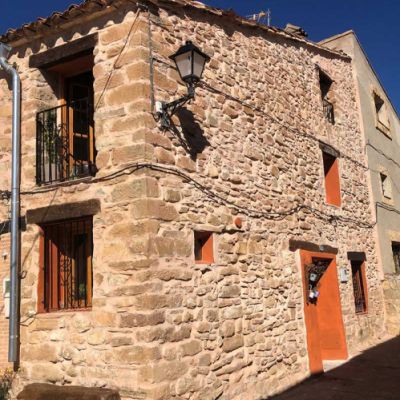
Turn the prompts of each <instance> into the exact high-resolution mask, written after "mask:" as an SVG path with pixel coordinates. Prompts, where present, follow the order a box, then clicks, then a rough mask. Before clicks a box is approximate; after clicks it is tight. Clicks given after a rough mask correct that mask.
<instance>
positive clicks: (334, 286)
mask: <svg viewBox="0 0 400 400" xmlns="http://www.w3.org/2000/svg"><path fill="white" fill-rule="evenodd" d="M316 260H323V261H326V263H327V268H326V270H325V272H324V273H323V275H322V277H321V279H320V280H319V282H318V284H317V290H318V292H319V297H318V299H317V300H316V301H314V302H311V301H309V281H308V274H307V272H306V266H307V265H310V264H312V263H313V262H315V261H316ZM301 264H302V274H303V288H304V290H303V292H304V317H305V323H306V329H307V347H308V357H309V364H310V372H311V373H312V374H316V373H321V372H323V361H324V360H343V359H346V358H347V357H348V354H347V346H346V338H345V333H344V325H343V318H342V306H341V303H340V293H339V284H338V277H337V267H336V260H335V256H334V255H332V254H326V253H311V252H308V251H304V250H302V251H301Z"/></svg>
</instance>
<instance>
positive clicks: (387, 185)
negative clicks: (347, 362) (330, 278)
mask: <svg viewBox="0 0 400 400" xmlns="http://www.w3.org/2000/svg"><path fill="white" fill-rule="evenodd" d="M322 43H323V44H324V45H325V46H327V47H330V48H334V49H338V50H343V51H344V52H345V53H346V54H348V55H350V56H351V57H352V60H353V71H354V78H355V82H356V89H357V97H358V103H359V109H360V112H361V123H362V125H361V126H362V132H363V134H364V136H365V146H366V147H365V148H366V154H367V159H368V166H369V175H370V177H369V179H370V182H371V190H370V193H371V199H372V203H373V210H374V214H375V216H374V218H376V221H377V225H376V236H377V240H378V244H379V246H378V249H379V252H378V261H379V267H380V270H381V276H382V280H383V281H384V283H383V285H384V294H385V301H386V303H387V305H386V309H387V325H388V329H389V331H390V332H391V333H392V334H397V335H398V334H399V332H400V331H399V327H400V280H399V276H400V275H399V274H400V228H399V227H400V189H399V188H398V184H397V183H396V180H397V176H398V174H399V168H400V155H399V154H400V120H399V116H398V114H397V112H396V110H395V108H394V107H393V105H392V103H391V101H390V99H389V97H388V96H387V94H386V92H385V89H384V87H383V86H382V84H381V82H380V81H379V77H378V76H377V74H376V73H375V71H374V69H373V67H372V65H371V64H370V62H369V60H368V57H367V55H366V53H365V52H364V50H363V48H362V46H361V44H360V42H359V40H358V38H357V36H356V35H355V33H354V32H353V31H348V32H344V33H342V34H340V35H336V36H334V37H331V38H328V39H326V40H324V41H323V42H322Z"/></svg>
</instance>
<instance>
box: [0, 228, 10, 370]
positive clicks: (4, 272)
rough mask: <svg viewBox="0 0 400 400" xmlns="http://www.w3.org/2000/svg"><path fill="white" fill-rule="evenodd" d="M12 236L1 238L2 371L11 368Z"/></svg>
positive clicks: (0, 334) (0, 332) (0, 324)
mask: <svg viewBox="0 0 400 400" xmlns="http://www.w3.org/2000/svg"><path fill="white" fill-rule="evenodd" d="M0 229H1V227H0ZM9 253H10V235H3V236H0V287H1V291H0V294H1V297H0V369H3V368H7V367H10V364H9V363H8V319H7V318H5V308H4V307H5V304H4V296H3V293H4V292H3V290H4V279H5V278H9V276H10V272H9V271H10V257H9Z"/></svg>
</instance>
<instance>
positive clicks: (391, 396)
mask: <svg viewBox="0 0 400 400" xmlns="http://www.w3.org/2000/svg"><path fill="white" fill-rule="evenodd" d="M268 399H271V400H369V399H371V400H395V399H396V400H398V399H400V336H398V337H396V338H394V339H391V340H389V341H387V342H384V343H382V344H380V345H378V346H376V347H373V348H371V349H369V350H366V351H364V352H363V353H362V354H361V355H359V356H357V357H355V358H353V359H352V360H350V361H349V362H347V363H346V364H343V365H341V366H340V367H337V368H335V369H333V370H331V371H329V372H327V373H325V374H323V375H320V376H316V377H312V378H309V379H307V380H305V381H303V382H301V383H300V384H298V385H296V386H294V387H293V388H291V389H289V390H287V391H285V392H283V393H281V394H279V395H277V396H273V397H269V398H268Z"/></svg>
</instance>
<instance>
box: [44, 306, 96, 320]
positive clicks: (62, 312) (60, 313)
mask: <svg viewBox="0 0 400 400" xmlns="http://www.w3.org/2000/svg"><path fill="white" fill-rule="evenodd" d="M89 311H92V307H84V308H71V309H68V310H54V311H38V312H37V314H36V317H40V318H57V317H62V316H66V315H69V316H73V314H74V313H81V312H84V313H87V312H89Z"/></svg>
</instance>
